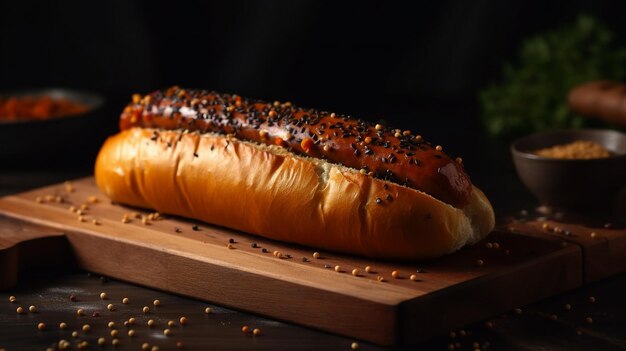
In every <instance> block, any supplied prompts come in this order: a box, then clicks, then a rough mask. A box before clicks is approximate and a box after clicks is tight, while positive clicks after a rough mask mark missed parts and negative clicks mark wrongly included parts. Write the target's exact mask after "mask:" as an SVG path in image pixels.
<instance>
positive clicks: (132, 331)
mask: <svg viewBox="0 0 626 351" xmlns="http://www.w3.org/2000/svg"><path fill="white" fill-rule="evenodd" d="M128 336H130V337H131V338H132V337H133V336H135V329H130V330H129V331H128Z"/></svg>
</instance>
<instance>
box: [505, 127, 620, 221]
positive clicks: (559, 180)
mask: <svg viewBox="0 0 626 351" xmlns="http://www.w3.org/2000/svg"><path fill="white" fill-rule="evenodd" d="M576 140H590V141H594V142H596V143H598V144H600V145H603V146H604V147H605V148H607V149H608V150H609V151H611V152H612V153H613V156H612V157H609V158H603V159H584V160H583V159H578V160H572V159H555V158H547V157H542V156H538V155H535V154H534V153H533V152H534V151H536V150H538V149H542V148H546V147H551V146H555V145H559V144H566V143H570V142H573V141H576ZM511 153H512V154H513V162H514V163H515V168H516V169H517V173H518V175H519V177H520V179H521V180H522V183H524V185H526V187H527V188H528V189H529V190H530V191H531V192H532V193H533V194H534V195H535V196H536V197H537V199H539V201H540V202H541V203H542V204H544V205H548V206H552V207H560V208H565V209H573V210H583V211H594V212H597V211H607V210H610V209H611V208H612V207H613V205H614V204H615V201H616V200H617V199H616V198H617V196H618V194H619V193H620V190H621V189H622V188H623V187H624V186H625V185H626V135H625V134H622V133H620V132H616V131H612V130H603V129H570V130H559V131H553V132H545V133H539V134H533V135H530V136H526V137H524V138H521V139H518V140H516V141H515V142H513V144H512V145H511Z"/></svg>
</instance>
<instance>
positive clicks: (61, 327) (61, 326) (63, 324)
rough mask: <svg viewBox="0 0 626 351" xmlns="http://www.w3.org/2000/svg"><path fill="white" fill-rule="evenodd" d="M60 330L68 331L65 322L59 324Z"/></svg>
mask: <svg viewBox="0 0 626 351" xmlns="http://www.w3.org/2000/svg"><path fill="white" fill-rule="evenodd" d="M59 329H61V330H65V329H67V323H65V322H61V323H59Z"/></svg>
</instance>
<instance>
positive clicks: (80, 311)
mask: <svg viewBox="0 0 626 351" xmlns="http://www.w3.org/2000/svg"><path fill="white" fill-rule="evenodd" d="M76 315H78V316H84V315H85V310H84V309H82V308H79V309H77V310H76Z"/></svg>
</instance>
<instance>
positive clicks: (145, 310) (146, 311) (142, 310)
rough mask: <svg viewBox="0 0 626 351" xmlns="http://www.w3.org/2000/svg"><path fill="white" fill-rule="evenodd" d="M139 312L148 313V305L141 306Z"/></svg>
mask: <svg viewBox="0 0 626 351" xmlns="http://www.w3.org/2000/svg"><path fill="white" fill-rule="evenodd" d="M141 312H143V313H148V312H150V307H148V306H143V308H142V309H141Z"/></svg>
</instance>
